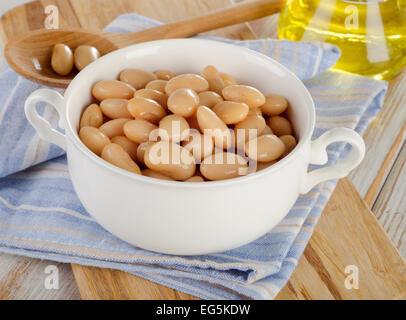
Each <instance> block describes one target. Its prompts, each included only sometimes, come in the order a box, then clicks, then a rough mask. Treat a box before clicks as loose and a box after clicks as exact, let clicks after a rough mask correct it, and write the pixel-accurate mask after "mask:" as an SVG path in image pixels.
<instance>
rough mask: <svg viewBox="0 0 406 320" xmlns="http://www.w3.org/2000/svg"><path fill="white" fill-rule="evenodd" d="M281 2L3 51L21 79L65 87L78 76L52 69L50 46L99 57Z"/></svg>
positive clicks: (19, 42) (261, 1)
mask: <svg viewBox="0 0 406 320" xmlns="http://www.w3.org/2000/svg"><path fill="white" fill-rule="evenodd" d="M282 4H283V0H282V1H281V0H256V1H249V2H244V3H240V4H238V5H234V6H232V7H230V8H226V9H222V10H217V11H214V12H210V13H208V14H205V15H202V16H200V17H197V18H192V19H186V20H183V21H180V22H176V23H171V24H166V25H162V26H159V27H155V28H151V29H147V30H144V31H140V32H135V33H129V34H122V33H108V32H99V33H97V32H90V31H86V30H83V29H75V30H47V29H41V30H37V31H33V32H29V33H27V34H25V35H24V36H22V37H20V38H17V39H15V40H13V41H10V42H9V43H8V44H7V45H6V48H5V50H4V54H5V57H6V59H7V61H8V63H9V65H10V66H11V67H12V68H13V69H14V70H15V71H16V72H17V73H19V74H20V75H22V76H23V77H25V78H27V79H29V80H32V81H35V82H38V83H40V84H44V85H48V86H52V87H59V88H65V87H67V86H68V85H69V83H70V82H71V81H72V79H73V78H74V77H75V75H76V74H77V72H76V71H73V72H72V73H71V74H69V75H68V76H60V75H58V74H56V73H55V72H54V71H53V70H52V68H51V64H50V61H51V53H52V49H53V46H54V45H55V44H58V43H64V44H66V45H68V46H69V47H71V48H72V50H73V49H75V48H76V47H78V46H79V45H83V44H86V45H91V46H94V47H96V48H97V49H99V51H100V53H101V54H102V55H105V54H107V53H109V52H111V51H114V50H117V49H119V48H123V47H126V46H129V45H132V44H135V43H139V42H146V41H153V40H159V39H168V38H184V37H189V36H192V35H195V34H198V33H201V32H206V31H209V30H214V29H218V28H222V27H226V26H230V25H233V24H238V23H243V22H246V21H250V20H254V19H259V18H262V17H265V16H267V15H270V14H273V13H275V12H278V11H280V9H281V8H282Z"/></svg>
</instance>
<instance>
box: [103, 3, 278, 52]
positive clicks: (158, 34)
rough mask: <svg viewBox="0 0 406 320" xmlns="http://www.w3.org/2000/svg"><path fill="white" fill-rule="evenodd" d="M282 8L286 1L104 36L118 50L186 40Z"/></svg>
mask: <svg viewBox="0 0 406 320" xmlns="http://www.w3.org/2000/svg"><path fill="white" fill-rule="evenodd" d="M283 5H284V1H283V0H282V1H281V0H255V1H248V2H243V3H240V4H237V5H234V6H231V7H229V8H226V9H221V10H216V11H213V12H210V13H208V14H205V15H202V16H199V17H196V18H191V19H186V20H183V21H179V22H175V23H170V24H165V25H162V26H159V27H155V28H151V29H147V30H143V31H140V32H134V33H130V34H113V33H105V34H104V35H105V36H106V37H107V38H108V39H109V40H110V41H112V42H113V43H114V44H115V45H116V46H117V47H119V48H122V47H126V46H129V45H131V44H134V43H138V42H145V41H153V40H160V39H170V38H186V37H190V36H193V35H195V34H198V33H202V32H206V31H210V30H214V29H218V28H223V27H227V26H230V25H234V24H239V23H243V22H247V21H251V20H255V19H260V18H263V17H265V16H268V15H271V14H273V13H276V12H279V11H280V10H281V8H282V6H283Z"/></svg>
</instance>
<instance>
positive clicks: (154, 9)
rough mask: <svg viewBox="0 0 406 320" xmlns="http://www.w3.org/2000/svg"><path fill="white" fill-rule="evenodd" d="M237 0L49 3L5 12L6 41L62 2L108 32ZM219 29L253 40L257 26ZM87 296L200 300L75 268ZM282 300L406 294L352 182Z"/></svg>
mask: <svg viewBox="0 0 406 320" xmlns="http://www.w3.org/2000/svg"><path fill="white" fill-rule="evenodd" d="M229 4H230V0H194V1H185V0H115V1H111V0H41V1H35V2H32V3H28V4H26V5H24V6H21V7H18V8H16V9H13V10H11V11H10V12H8V13H7V14H6V15H5V16H3V18H2V20H1V24H0V35H1V36H2V38H3V40H4V41H7V39H10V38H12V37H14V36H16V35H19V34H21V33H24V32H26V31H28V30H35V29H39V28H43V26H44V20H45V18H46V15H45V7H46V6H48V5H56V6H57V7H58V8H59V12H60V21H59V22H60V27H61V28H74V27H82V28H86V29H91V30H100V29H103V28H104V27H105V26H106V25H107V24H108V23H109V22H111V21H112V20H113V19H114V18H116V17H117V16H119V15H120V14H124V13H129V12H136V13H139V14H143V15H146V16H148V17H151V18H154V19H158V20H161V21H164V22H173V21H177V20H180V19H182V18H185V17H190V16H195V15H199V14H201V13H204V12H207V11H208V10H211V9H216V8H220V7H224V6H226V5H229ZM211 34H214V35H217V36H223V37H229V38H234V39H253V38H255V35H254V33H253V31H252V30H251V28H250V27H249V25H247V24H242V25H239V26H234V27H229V28H225V29H222V30H218V31H215V32H212V33H211ZM350 265H352V266H356V267H358V270H359V289H352V290H348V289H346V288H345V279H346V276H347V274H345V268H346V267H347V266H350ZM72 268H73V271H74V275H75V278H76V281H77V285H78V287H79V290H80V293H81V295H82V298H84V299H196V298H194V297H192V296H190V295H187V294H184V293H182V292H179V291H176V290H173V289H170V288H167V287H164V286H161V285H158V284H155V283H152V282H150V281H147V280H144V279H142V278H139V277H136V276H133V275H129V274H127V273H124V272H121V271H115V270H110V269H100V268H95V267H84V266H79V265H72ZM276 298H277V299H405V298H406V264H405V262H404V260H403V259H402V257H401V256H400V254H399V253H398V251H397V250H396V248H395V247H394V246H393V245H392V243H391V241H390V240H389V238H388V237H387V235H386V234H385V232H384V231H383V230H382V228H381V226H380V225H379V223H378V222H377V220H376V219H375V217H374V215H373V214H372V212H371V211H370V210H369V208H368V206H367V204H366V203H365V202H364V201H363V200H362V199H361V197H360V196H359V194H358V192H357V191H356V189H355V188H354V186H353V185H352V183H351V181H350V180H349V179H343V180H341V181H340V182H339V184H338V186H337V189H336V191H335V192H334V194H333V196H332V198H331V199H330V201H329V203H328V205H327V207H326V209H325V210H324V212H323V215H322V217H321V218H320V221H319V222H318V224H317V227H316V229H315V230H314V233H313V236H312V239H311V240H310V242H309V244H308V245H307V247H306V250H305V252H304V255H303V256H302V258H301V259H300V261H299V264H298V266H297V268H296V270H295V271H294V273H293V275H292V277H291V279H290V280H289V282H288V283H287V285H286V286H285V288H284V289H283V290H282V291H281V292H280V293H279V294H278V295H277V296H276Z"/></svg>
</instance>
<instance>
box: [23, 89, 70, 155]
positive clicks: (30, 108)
mask: <svg viewBox="0 0 406 320" xmlns="http://www.w3.org/2000/svg"><path fill="white" fill-rule="evenodd" d="M38 102H46V103H49V104H50V105H52V106H53V107H54V108H55V109H56V111H57V112H58V115H59V126H60V127H62V110H63V96H62V95H61V94H60V93H59V92H57V91H55V90H50V89H39V90H36V91H34V92H33V93H32V94H31V95H30V96H29V97H28V98H27V100H26V101H25V107H24V109H25V116H26V117H27V119H28V121H29V122H30V123H31V125H32V126H33V127H34V129H35V130H36V131H37V133H38V135H39V137H40V138H41V139H43V140H46V141H49V142H51V143H54V144H56V145H57V146H59V147H61V148H62V149H64V150H66V136H65V135H64V134H62V133H60V132H58V131H57V130H55V129H54V128H52V127H51V124H50V123H49V122H48V121H47V120H45V119H44V118H43V117H41V116H40V115H39V114H38V112H37V109H36V106H37V103H38Z"/></svg>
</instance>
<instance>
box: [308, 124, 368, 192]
mask: <svg viewBox="0 0 406 320" xmlns="http://www.w3.org/2000/svg"><path fill="white" fill-rule="evenodd" d="M340 141H343V142H347V143H349V144H350V145H351V146H352V147H353V150H352V152H351V154H350V155H349V156H348V157H346V158H344V159H339V160H338V162H337V163H336V164H334V165H331V166H328V167H324V168H321V169H317V170H313V171H311V172H309V173H308V174H307V176H306V179H305V183H304V185H303V187H302V190H301V193H307V192H309V191H310V190H311V189H312V188H313V187H314V186H315V185H317V184H319V183H320V182H323V181H326V180H331V179H339V178H343V177H345V176H347V175H348V174H349V173H350V171H351V170H352V169H354V168H356V167H357V166H358V165H359V164H360V162H361V161H362V159H363V158H364V155H365V143H364V140H362V138H361V136H360V135H359V134H358V133H356V132H355V131H354V130H351V129H347V128H335V129H332V130H329V131H327V132H325V133H324V134H322V135H321V136H320V137H319V138H318V139H316V140H315V141H313V142H312V144H311V154H310V163H311V164H319V165H322V164H325V163H327V161H328V154H327V150H326V148H327V146H328V145H329V144H331V143H333V142H340Z"/></svg>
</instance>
